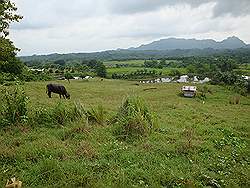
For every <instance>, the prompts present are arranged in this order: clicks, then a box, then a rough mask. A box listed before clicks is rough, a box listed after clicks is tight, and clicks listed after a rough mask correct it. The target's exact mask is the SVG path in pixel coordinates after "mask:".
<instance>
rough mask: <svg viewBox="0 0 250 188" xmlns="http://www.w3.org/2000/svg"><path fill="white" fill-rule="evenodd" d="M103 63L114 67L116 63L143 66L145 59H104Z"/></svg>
mask: <svg viewBox="0 0 250 188" xmlns="http://www.w3.org/2000/svg"><path fill="white" fill-rule="evenodd" d="M103 64H104V65H105V66H107V67H113V66H114V65H125V64H127V65H130V66H143V65H144V60H126V61H104V62H103Z"/></svg>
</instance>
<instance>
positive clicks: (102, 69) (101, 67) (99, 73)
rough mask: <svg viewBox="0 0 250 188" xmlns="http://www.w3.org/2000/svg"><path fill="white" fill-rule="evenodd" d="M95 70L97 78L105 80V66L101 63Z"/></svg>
mask: <svg viewBox="0 0 250 188" xmlns="http://www.w3.org/2000/svg"><path fill="white" fill-rule="evenodd" d="M95 70H96V74H97V76H100V77H102V78H106V76H107V71H106V67H105V65H104V64H103V63H99V64H98V65H97V66H96V68H95Z"/></svg>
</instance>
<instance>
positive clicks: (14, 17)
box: [0, 0, 23, 74]
mask: <svg viewBox="0 0 250 188" xmlns="http://www.w3.org/2000/svg"><path fill="white" fill-rule="evenodd" d="M16 10H17V8H16V7H15V4H14V3H11V2H10V1H9V0H0V72H5V73H11V74H20V73H21V72H22V68H23V64H22V63H21V62H20V60H18V59H17V58H16V53H17V52H18V48H16V47H15V46H14V44H13V42H12V41H10V40H9V39H8V38H6V37H7V36H8V35H9V31H8V29H9V25H10V23H11V22H18V21H19V20H20V19H22V16H20V15H18V14H15V11H16Z"/></svg>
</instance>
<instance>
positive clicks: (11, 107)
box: [0, 85, 28, 125]
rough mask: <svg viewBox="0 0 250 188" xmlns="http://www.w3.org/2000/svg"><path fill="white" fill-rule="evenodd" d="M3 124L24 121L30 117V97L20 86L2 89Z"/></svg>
mask: <svg viewBox="0 0 250 188" xmlns="http://www.w3.org/2000/svg"><path fill="white" fill-rule="evenodd" d="M1 93H2V95H1V102H2V105H1V113H0V117H1V118H0V123H1V125H11V124H19V123H24V122H26V121H27V119H28V116H27V114H28V109H27V103H28V97H27V96H26V94H25V93H24V90H23V89H22V88H20V86H18V85H17V86H15V87H11V88H10V87H8V88H4V89H3V90H2V91H1Z"/></svg>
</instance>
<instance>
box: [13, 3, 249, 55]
mask: <svg viewBox="0 0 250 188" xmlns="http://www.w3.org/2000/svg"><path fill="white" fill-rule="evenodd" d="M12 1H13V2H15V3H16V6H17V7H18V12H19V13H20V14H21V15H23V16H24V18H23V20H22V21H21V22H20V23H17V24H12V25H11V30H10V31H11V35H10V38H11V39H12V40H13V41H14V43H15V45H16V46H17V47H19V48H21V52H20V53H19V55H32V54H49V53H55V52H56V53H70V52H93V51H102V50H108V49H117V48H128V47H132V46H133V47H136V46H139V45H141V44H145V43H149V42H152V41H154V40H158V39H161V38H168V37H178V38H197V39H205V38H212V39H215V40H217V41H219V40H223V39H225V38H227V37H229V36H233V35H234V36H237V37H239V38H240V39H242V40H243V41H245V42H246V43H250V34H249V33H250V0H41V1H38V0H12Z"/></svg>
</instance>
